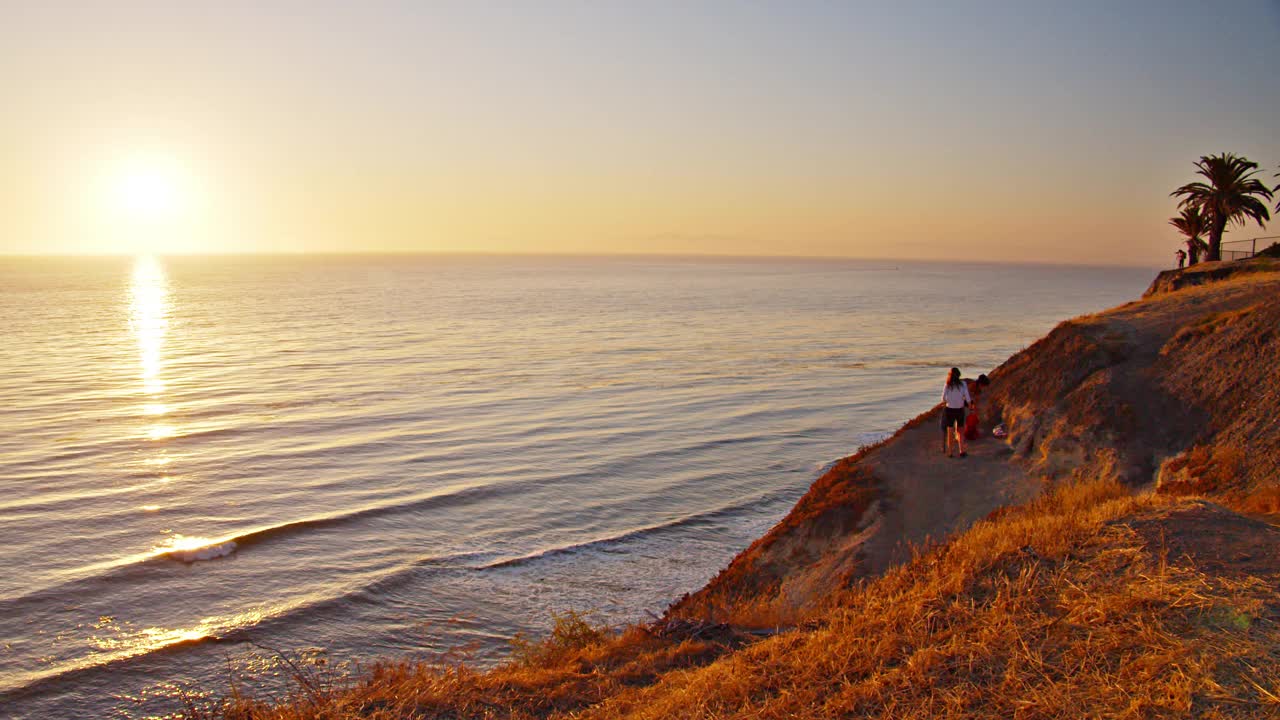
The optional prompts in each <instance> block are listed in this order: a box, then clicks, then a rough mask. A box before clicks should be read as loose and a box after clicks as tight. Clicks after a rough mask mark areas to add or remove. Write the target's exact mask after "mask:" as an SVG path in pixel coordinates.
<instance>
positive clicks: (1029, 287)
mask: <svg viewBox="0 0 1280 720" xmlns="http://www.w3.org/2000/svg"><path fill="white" fill-rule="evenodd" d="M1151 276H1152V272H1151V271H1150V270H1146V269H1133V268H1091V267H1054V266H1018V265H999V264H957V263H907V262H884V261H874V262H873V261H854V260H808V259H805V260H790V259H709V258H693V259H689V258H661V257H625V258H600V257H485V256H430V255H405V256H319V257H316V256H293V257H250V256H244V257H172V258H169V257H164V258H161V257H138V258H78V259H53V258H18V259H13V258H10V259H0V408H2V410H0V412H2V413H3V419H4V424H3V427H4V432H3V434H0V568H3V571H2V572H0V716H3V717H19V718H21V717H29V718H72V717H109V716H122V717H144V716H148V715H154V714H160V713H164V712H167V711H171V710H172V709H173V708H174V707H175V703H177V702H178V699H177V698H178V697H179V696H181V695H183V694H190V693H195V692H200V691H212V692H214V693H218V692H221V691H224V690H227V689H228V688H229V684H228V683H229V681H230V680H229V677H228V675H229V673H232V674H236V673H240V672H243V673H244V674H245V675H244V677H247V678H248V679H244V677H242V678H241V680H242V681H243V682H247V683H250V684H252V683H253V682H255V680H254V679H253V678H254V677H256V676H255V675H254V668H255V662H258V661H259V660H261V659H262V658H263V657H264V656H265V657H267V658H270V657H273V656H275V654H276V653H277V652H279V653H282V654H283V655H285V656H286V657H294V656H295V654H306V653H314V652H315V651H316V649H317V648H319V649H323V651H324V652H325V653H327V659H328V660H329V661H330V662H332V663H333V664H338V665H340V664H342V663H352V662H358V663H367V662H370V661H372V660H375V659H377V658H380V657H413V658H422V659H440V658H460V657H465V658H469V659H470V661H472V662H475V663H479V664H485V663H490V662H494V661H496V660H499V659H501V658H502V657H503V655H504V653H506V652H507V649H508V647H509V644H508V641H509V638H511V637H512V636H513V635H515V634H516V633H527V634H531V635H535V636H536V635H538V634H540V633H543V632H545V631H546V629H547V627H548V626H549V624H550V623H551V619H552V614H553V613H557V612H565V611H569V610H573V611H578V612H583V613H585V614H586V615H587V616H588V617H589V618H590V619H592V620H593V621H594V622H599V623H605V624H621V623H626V622H633V621H637V620H644V619H645V618H646V617H648V614H649V613H659V612H661V611H662V609H663V608H665V607H666V605H667V604H668V603H670V602H671V601H672V600H674V599H675V598H677V597H679V596H680V595H682V594H683V593H686V592H690V591H693V590H696V589H697V588H698V587H700V586H701V585H702V584H703V583H705V582H706V581H707V580H708V579H709V578H710V577H711V576H712V575H713V574H715V573H716V572H717V571H718V570H719V569H720V568H722V567H723V566H724V565H725V564H726V563H727V562H728V561H729V560H730V559H731V558H732V557H733V555H734V554H735V553H736V552H738V551H739V550H741V549H742V548H744V547H745V546H746V545H748V544H749V543H750V542H751V541H752V540H753V539H754V538H756V537H758V536H759V535H761V534H762V533H763V532H764V531H766V530H767V529H768V528H769V527H770V526H771V525H772V524H773V523H775V522H777V521H778V520H779V519H781V517H782V516H783V515H784V514H785V513H786V511H787V510H788V509H789V508H790V506H791V505H792V504H793V503H794V502H795V501H796V500H797V499H798V498H799V497H800V495H802V494H803V493H804V491H805V489H806V488H807V487H808V485H809V484H810V483H811V482H812V481H813V480H814V479H815V478H816V477H817V476H818V475H819V474H820V472H821V471H822V470H823V469H824V467H825V466H827V465H828V464H829V463H831V462H832V461H834V460H836V459H838V458H840V457H842V456H845V455H848V454H850V453H852V452H853V451H855V450H856V449H857V448H858V447H859V446H861V445H863V444H866V443H869V442H873V441H875V440H878V439H880V438H882V437H884V436H886V435H887V434H889V433H891V432H892V431H893V430H894V429H896V428H897V427H898V426H899V425H901V424H902V423H903V422H904V421H906V420H907V419H909V418H911V417H913V416H915V415H917V414H919V413H920V412H923V411H924V410H927V409H928V408H930V407H931V406H933V405H934V404H936V403H937V402H938V396H939V392H940V388H941V386H942V383H943V380H944V376H945V374H946V371H947V369H948V368H950V367H951V366H953V365H955V366H959V367H960V368H961V369H962V370H963V371H964V373H965V374H966V375H967V376H969V377H974V376H976V375H977V374H978V373H980V372H985V371H989V370H991V369H992V368H994V367H995V366H997V365H998V364H999V363H1001V362H1003V361H1004V360H1005V359H1006V358H1007V357H1008V356H1009V355H1010V354H1012V353H1014V352H1016V351H1018V350H1020V349H1021V348H1023V347H1025V346H1026V345H1028V344H1029V343H1031V342H1032V341H1034V340H1035V339H1037V338H1038V337H1040V336H1041V335H1043V334H1044V333H1046V332H1047V331H1048V330H1049V329H1051V328H1052V327H1053V326H1054V325H1055V324H1056V323H1057V322H1059V321H1061V320H1064V319H1066V318H1069V317H1072V316H1076V315H1079V314H1081V313H1086V312H1093V311H1097V310H1101V309H1104V308H1106V307H1109V306H1112V305H1115V304H1118V303H1120V302H1123V301H1126V300H1130V299H1133V298H1135V297H1137V296H1138V295H1139V294H1140V293H1141V291H1142V290H1143V288H1144V287H1145V285H1146V284H1147V282H1148V281H1149V280H1150V279H1151ZM263 667H265V666H258V668H259V670H261V673H260V674H261V676H263V677H265V676H268V675H270V674H271V673H270V672H269V671H268V670H266V669H262V668H263ZM236 677H241V676H240V675H236Z"/></svg>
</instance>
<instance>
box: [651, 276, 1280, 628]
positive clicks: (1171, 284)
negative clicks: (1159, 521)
mask: <svg viewBox="0 0 1280 720" xmlns="http://www.w3.org/2000/svg"><path fill="white" fill-rule="evenodd" d="M990 375H991V379H992V386H991V388H989V389H988V391H987V393H986V395H985V397H984V398H983V416H984V417H983V427H984V430H985V431H986V432H987V433H989V431H990V428H992V427H993V426H995V425H996V424H997V423H1004V424H1005V426H1006V428H1007V429H1008V430H1009V436H1008V437H1007V438H1006V439H1005V440H1003V441H1001V440H997V439H994V438H991V437H990V436H989V435H988V437H986V438H984V439H983V440H980V441H978V442H976V443H973V444H972V445H971V447H970V457H968V458H966V459H963V460H960V459H948V458H946V457H945V456H943V455H942V454H941V453H940V452H939V434H940V433H939V431H938V429H937V427H938V426H937V422H938V413H939V412H940V408H934V409H933V410H931V411H929V412H927V413H925V414H923V415H921V416H920V417H918V418H916V419H915V420H913V421H911V422H910V423H908V424H907V425H905V426H904V427H903V428H902V429H901V430H899V431H898V432H897V433H896V434H895V435H894V436H893V437H892V438H890V439H888V440H886V441H885V442H883V443H880V444H879V445H876V446H873V447H870V448H866V449H864V450H862V451H860V452H859V453H858V454H856V455H854V456H852V457H849V458H845V459H844V460H841V461H840V462H838V463H836V465H835V466H833V467H832V469H831V470H830V471H829V472H827V473H826V474H825V475H823V477H821V478H819V479H818V480H817V481H816V482H815V483H814V484H813V486H812V487H811V488H810V490H809V492H808V493H807V494H806V495H805V496H804V497H803V498H802V499H801V500H800V502H799V503H797V505H796V507H795V508H794V509H793V510H792V511H791V513H790V514H788V515H787V517H786V518H784V519H783V520H782V522H780V523H779V524H778V525H777V526H775V527H774V528H773V529H772V530H770V532H769V533H768V534H766V535H765V536H764V537H762V538H760V539H759V540H757V541H756V542H755V543H754V544H752V545H751V547H749V548H748V549H747V550H745V551H743V552H742V553H741V554H739V555H738V557H737V558H735V559H734V560H733V562H732V563H730V565H729V566H728V567H727V568H726V569H725V570H724V571H722V572H721V573H720V575H718V576H717V577H716V578H714V579H713V580H712V581H711V582H710V583H709V584H708V585H707V586H706V587H705V588H703V589H702V590H700V591H698V592H697V593H694V594H692V595H690V596H687V597H685V598H683V599H681V600H680V601H679V602H677V603H676V604H675V605H673V606H672V608H671V610H670V611H669V612H670V613H671V614H673V615H676V616H689V617H704V618H709V619H727V618H730V617H733V616H734V614H735V610H737V609H740V608H742V607H744V606H746V605H751V604H755V605H759V604H761V603H771V604H773V605H774V606H775V607H777V608H780V609H781V612H783V613H785V612H786V611H787V609H791V610H796V609H799V608H803V607H805V606H811V605H813V604H814V603H818V602H821V600H822V598H824V597H825V596H826V595H828V594H829V593H830V592H831V591H832V590H833V589H835V588H837V587H840V586H843V585H846V584H848V583H850V582H851V581H853V580H855V579H857V578H859V577H865V576H868V575H874V574H878V573H882V572H884V571H885V570H887V569H888V568H890V567H892V566H894V565H895V564H898V563H900V562H902V561H903V560H905V559H907V558H908V557H909V556H910V553H911V551H912V547H913V546H919V545H920V544H922V543H927V542H930V541H937V540H942V539H944V538H946V537H948V536H950V535H952V534H954V533H957V532H960V531H963V530H964V529H966V528H968V527H969V526H970V525H972V524H973V523H974V522H975V521H977V520H980V519H982V518H983V517H986V516H987V515H988V514H990V513H992V512H997V511H999V510H1000V508H1002V507H1004V506H1008V505H1016V504H1021V503H1024V502H1027V501H1029V500H1030V499H1032V498H1034V497H1035V496H1036V495H1038V494H1039V493H1041V492H1042V491H1043V490H1044V489H1045V488H1046V487H1049V486H1052V485H1054V484H1056V483H1062V482H1069V481H1071V480H1073V479H1076V478H1082V477H1114V478H1119V479H1121V480H1123V481H1124V482H1126V483H1128V484H1130V485H1132V486H1134V487H1147V486H1155V485H1157V484H1158V485H1160V486H1161V488H1162V490H1163V491H1166V492H1180V493H1194V494H1209V495H1213V496H1215V497H1217V498H1218V499H1220V500H1222V501H1224V502H1226V503H1228V504H1231V505H1234V506H1235V507H1237V508H1238V509H1243V510H1246V511H1251V512H1258V513H1275V512H1280V465H1278V464H1280V263H1276V262H1274V261H1269V260H1258V261H1253V262H1240V263H1213V264H1206V265H1203V266H1196V268H1194V269H1192V270H1188V271H1183V272H1182V273H1177V272H1176V271H1175V273H1174V274H1173V275H1169V274H1168V273H1162V274H1161V276H1160V277H1159V278H1157V280H1156V282H1155V283H1153V284H1152V288H1151V289H1150V290H1148V292H1147V294H1146V295H1145V296H1144V299H1143V300H1140V301H1135V302H1131V303H1128V304H1126V305H1122V306H1120V307H1117V308H1113V309H1111V310H1108V311H1106V312H1103V313H1099V314H1096V315H1089V316H1084V317H1080V318H1076V319H1073V320H1070V321H1067V322H1064V323H1062V324H1061V325H1059V326H1058V327H1057V328H1055V329H1054V330H1053V331H1052V332H1051V333H1049V335H1047V336H1046V337H1044V338H1043V339H1041V340H1039V341H1038V342H1036V343H1035V344H1034V345H1032V346H1031V347H1029V348H1027V349H1026V350H1024V351H1022V352H1020V353H1018V354H1017V355H1014V356H1013V357H1012V358H1010V359H1009V360H1008V361H1006V362H1005V363H1004V364H1003V365H1001V366H1000V367H999V368H997V369H995V370H994V371H992V372H991V373H990ZM737 619H738V620H741V617H740V616H739V617H737Z"/></svg>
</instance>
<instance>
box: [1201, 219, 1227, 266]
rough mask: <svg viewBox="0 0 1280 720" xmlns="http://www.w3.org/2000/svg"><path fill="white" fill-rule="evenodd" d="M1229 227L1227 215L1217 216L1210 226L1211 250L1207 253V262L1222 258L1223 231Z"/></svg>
mask: <svg viewBox="0 0 1280 720" xmlns="http://www.w3.org/2000/svg"><path fill="white" fill-rule="evenodd" d="M1226 229H1227V219H1226V218H1225V217H1221V218H1219V217H1215V218H1214V219H1213V225H1212V226H1210V227H1209V252H1207V253H1205V258H1204V260H1205V262H1213V261H1215V260H1221V259H1222V233H1223V231H1224V230H1226Z"/></svg>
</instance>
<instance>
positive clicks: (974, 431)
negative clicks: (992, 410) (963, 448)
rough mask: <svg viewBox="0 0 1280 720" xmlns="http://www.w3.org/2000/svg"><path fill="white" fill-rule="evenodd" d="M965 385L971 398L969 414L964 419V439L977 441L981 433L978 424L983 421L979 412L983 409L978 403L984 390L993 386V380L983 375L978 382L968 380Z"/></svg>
mask: <svg viewBox="0 0 1280 720" xmlns="http://www.w3.org/2000/svg"><path fill="white" fill-rule="evenodd" d="M964 384H965V387H966V388H968V390H969V398H970V400H969V414H968V415H966V416H965V418H964V439H965V440H977V439H978V437H979V435H980V433H981V431H980V430H979V429H978V424H979V422H980V421H981V418H979V417H978V415H979V413H978V411H979V409H980V407H981V403H979V402H978V401H979V400H980V399H982V390H983V388H985V387H987V386H988V385H990V384H991V378H989V377H987V376H986V375H985V374H983V375H979V376H978V379H977V380H968V379H966V380H965V381H964Z"/></svg>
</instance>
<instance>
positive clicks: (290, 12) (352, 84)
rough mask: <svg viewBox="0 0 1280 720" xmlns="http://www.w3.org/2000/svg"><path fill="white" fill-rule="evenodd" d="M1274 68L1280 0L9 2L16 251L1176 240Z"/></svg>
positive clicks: (1070, 258) (6, 133)
mask: <svg viewBox="0 0 1280 720" xmlns="http://www.w3.org/2000/svg"><path fill="white" fill-rule="evenodd" d="M1113 6H1114V7H1113ZM1278 72H1280V4H1278V3H1276V2H1244V1H1241V2H1223V3H1208V2H1150V3H1148V2H1123V3H1113V2H1079V3H1047V2H1045V3H1042V2H1007V3H983V2H973V3H952V2H936V3H887V2H877V3H861V2H843V3H837V2H795V3H782V2H770V3H764V2H733V3H728V2H725V3H721V2H698V3H682V2H673V3H641V2H629V3H621V2H619V3H614V2H537V3H532V2H529V3H523V2H522V3H509V4H507V5H506V7H503V8H498V7H496V4H490V3H469V2H459V3H446V2H369V3H338V2H333V3H330V2H296V3H283V2H273V3H255V2H239V1H238V0H231V1H230V2H224V3H199V4H197V3H188V2H173V1H170V2H155V3H137V2H109V3H108V2H88V1H86V2H82V3H61V2H27V3H23V2H16V1H15V0H0V93H2V95H0V97H2V98H3V105H0V107H2V108H3V111H2V112H0V253H5V254H8V253H19V254H33V253H39V254H43V253H57V254H61V253H125V252H137V251H142V250H146V251H158V252H175V253H176V252H299V251H309V252H332V251H341V252H349V251H415V252H416V251H423V252H437V251H448V252H521V253H526V252H533V253H543V252H555V253H587V252H590V253H650V252H655V253H709V254H734V255H806V256H828V255H830V256H852V257H881V258H883V257H893V258H908V259H909V258H963V259H969V260H1011V261H1024V260H1026V261H1045V262H1084V263H1124V264H1141V265H1151V266H1154V265H1162V264H1167V263H1168V262H1170V260H1171V258H1172V254H1173V251H1174V249H1175V248H1176V245H1177V239H1176V237H1177V236H1176V234H1175V233H1174V231H1173V229H1172V228H1170V227H1168V225H1167V224H1166V221H1167V219H1168V218H1169V217H1170V216H1171V215H1172V214H1173V213H1174V202H1173V200H1172V199H1171V198H1169V196H1168V193H1169V191H1170V190H1172V189H1173V188H1174V187H1176V186H1177V185H1180V184H1182V183H1184V182H1188V181H1190V180H1192V179H1193V176H1192V174H1193V171H1194V170H1193V167H1192V162H1193V161H1194V160H1195V159H1196V158H1197V157H1198V156H1199V155H1202V154H1208V153H1216V152H1221V151H1231V152H1236V153H1240V154H1243V155H1245V156H1247V157H1248V158H1250V159H1252V160H1255V161H1258V162H1260V163H1261V164H1262V165H1263V170H1264V175H1263V178H1264V180H1265V181H1266V182H1267V183H1268V185H1272V184H1274V183H1275V182H1280V180H1277V179H1276V178H1275V177H1274V174H1275V173H1276V172H1277V170H1280V85H1278V83H1277V76H1278V75H1277V73H1278ZM1273 227H1274V229H1272V230H1271V231H1270V232H1268V231H1265V230H1262V229H1259V228H1258V227H1257V226H1250V227H1248V228H1245V229H1243V230H1236V231H1234V232H1233V233H1231V234H1230V235H1229V236H1228V239H1231V238H1232V237H1236V238H1239V237H1252V236H1255V235H1268V234H1280V223H1273Z"/></svg>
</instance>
